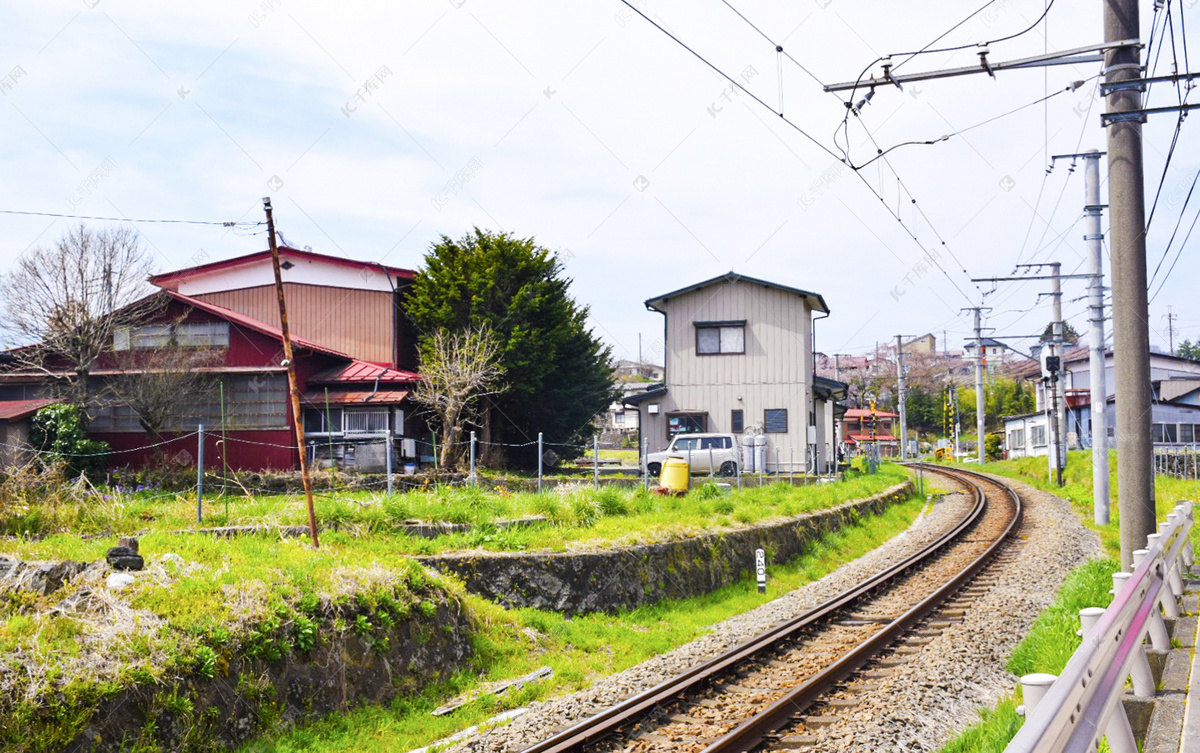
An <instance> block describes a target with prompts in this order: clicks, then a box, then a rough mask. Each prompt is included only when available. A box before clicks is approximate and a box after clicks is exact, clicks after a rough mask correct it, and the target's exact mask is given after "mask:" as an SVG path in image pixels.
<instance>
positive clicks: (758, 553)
mask: <svg viewBox="0 0 1200 753" xmlns="http://www.w3.org/2000/svg"><path fill="white" fill-rule="evenodd" d="M754 569H755V571H756V572H757V573H758V592H759V593H760V594H765V593H766V592H767V553H766V552H764V551H763V550H762V549H755V550H754Z"/></svg>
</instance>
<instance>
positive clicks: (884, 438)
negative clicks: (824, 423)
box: [841, 408, 900, 457]
mask: <svg viewBox="0 0 1200 753" xmlns="http://www.w3.org/2000/svg"><path fill="white" fill-rule="evenodd" d="M899 418H900V416H899V415H898V414H895V413H889V412H888V411H885V410H876V411H875V412H874V413H872V412H871V409H870V408H851V409H849V410H847V411H846V415H845V416H843V417H842V426H841V430H842V442H843V444H845V445H846V449H847V450H848V451H849V452H850V453H851V454H857V453H858V452H861V451H863V450H864V449H865V448H866V447H868V446H870V445H872V444H877V445H879V449H880V454H881V455H883V456H884V457H896V456H898V455H899V454H900V439H899V437H897V436H896V435H895V429H894V428H893V427H894V426H895V422H896V421H897V420H898V419H899Z"/></svg>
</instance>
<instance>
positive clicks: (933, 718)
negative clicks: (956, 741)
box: [448, 480, 1101, 753]
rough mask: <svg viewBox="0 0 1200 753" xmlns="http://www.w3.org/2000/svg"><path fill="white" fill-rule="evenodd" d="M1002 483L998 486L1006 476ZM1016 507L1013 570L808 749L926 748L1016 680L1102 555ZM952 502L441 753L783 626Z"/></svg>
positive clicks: (904, 549) (916, 539)
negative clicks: (1020, 521) (1018, 524)
mask: <svg viewBox="0 0 1200 753" xmlns="http://www.w3.org/2000/svg"><path fill="white" fill-rule="evenodd" d="M1005 481H1006V482H1008V480H1005ZM1014 485H1015V486H1016V488H1017V489H1018V491H1019V492H1020V494H1021V496H1022V499H1023V500H1024V501H1025V523H1024V526H1023V528H1022V530H1021V534H1020V535H1021V537H1022V542H1021V543H1020V544H1018V545H1017V547H1018V550H1019V552H1020V554H1019V556H1018V557H1017V559H1016V563H1017V564H1016V566H1014V567H1013V568H1011V569H1010V570H1008V571H1007V572H1005V573H1004V574H1002V575H1000V576H999V577H998V579H997V585H996V586H994V587H993V588H992V589H991V591H989V592H988V593H987V594H986V595H985V596H984V597H983V598H981V599H980V600H979V601H978V602H977V604H978V608H974V609H971V610H969V612H968V614H967V615H966V617H965V618H964V619H963V620H962V621H961V622H957V623H955V624H954V625H953V626H952V627H950V628H947V629H946V630H945V631H944V632H943V633H942V634H941V635H940V636H938V637H937V638H935V639H934V640H933V641H932V642H931V643H929V644H928V645H927V646H925V647H924V648H923V649H922V650H921V651H920V652H919V653H917V654H915V655H913V656H912V657H910V658H911V662H910V663H909V664H906V666H905V668H904V671H903V673H902V675H901V676H900V677H898V678H884V679H881V680H877V681H875V682H874V685H875V689H874V690H871V691H868V692H866V693H862V694H859V695H858V696H856V697H857V698H858V700H859V703H858V705H857V706H853V707H851V708H848V709H844V710H841V711H839V712H838V715H839V721H838V722H837V723H836V724H834V725H832V726H830V727H827V728H824V729H822V730H821V731H820V732H819V733H818V734H819V736H820V738H821V740H820V742H818V744H817V746H816V747H815V748H814V750H852V749H853V750H871V749H877V750H883V751H890V750H936V749H937V748H938V747H940V746H941V745H942V744H944V743H945V741H946V740H947V739H949V737H950V736H951V735H953V734H954V733H955V732H957V731H958V730H960V729H962V728H964V727H965V726H967V725H969V724H971V723H973V722H974V720H975V718H976V709H977V708H978V707H980V706H983V705H992V704H994V703H995V702H996V701H997V700H999V699H1000V698H1001V697H1003V696H1006V695H1007V694H1009V693H1010V692H1011V691H1012V689H1013V686H1014V682H1015V678H1013V677H1011V676H1010V675H1008V673H1007V672H1006V671H1005V669H1004V664H1005V661H1006V660H1007V658H1008V656H1009V654H1010V653H1011V651H1012V648H1013V646H1015V645H1016V643H1017V642H1019V641H1020V640H1021V639H1022V638H1023V637H1024V635H1025V633H1026V632H1027V631H1028V629H1029V627H1030V625H1032V623H1033V621H1034V620H1035V619H1036V618H1037V615H1038V614H1039V613H1040V612H1041V611H1042V610H1043V609H1044V608H1045V607H1046V606H1047V605H1048V604H1049V603H1050V601H1051V599H1052V598H1053V595H1054V592H1055V591H1056V589H1057V588H1058V586H1059V585H1060V584H1061V583H1062V581H1063V579H1064V578H1065V577H1066V574H1067V573H1068V572H1069V571H1070V570H1071V569H1072V568H1074V567H1075V566H1077V565H1079V564H1081V563H1082V562H1084V561H1086V560H1088V559H1091V558H1094V557H1097V556H1100V554H1101V548H1100V544H1099V541H1098V540H1097V538H1096V537H1095V535H1094V534H1092V533H1091V532H1089V531H1087V529H1085V528H1084V527H1083V526H1082V525H1081V524H1080V523H1079V521H1078V520H1077V519H1076V517H1075V516H1074V515H1073V514H1072V512H1071V510H1070V508H1069V506H1068V504H1067V503H1066V502H1065V501H1063V500H1061V499H1059V498H1058V497H1055V496H1053V495H1050V494H1047V493H1045V492H1040V491H1038V490H1036V489H1033V488H1032V487H1028V486H1025V485H1023V484H1019V483H1018V484H1014ZM969 504H970V503H969V500H968V498H967V497H966V496H965V495H960V494H951V495H949V496H946V497H944V498H942V499H941V500H940V501H938V502H937V503H935V504H934V505H932V506H930V507H927V508H926V510H924V511H923V512H922V514H921V515H920V516H919V517H918V519H917V520H916V521H915V522H914V524H913V525H912V526H911V527H910V528H909V529H908V530H906V531H904V532H902V533H901V534H899V535H897V536H896V537H894V538H893V539H891V540H890V541H888V542H887V543H886V544H884V545H883V546H881V547H879V548H878V549H876V550H874V551H872V552H869V553H868V554H866V555H864V556H862V557H860V558H858V559H856V560H854V561H853V562H850V563H848V564H846V565H844V566H843V567H841V568H839V569H838V570H836V571H835V572H833V573H830V574H829V575H827V576H825V577H824V578H822V579H820V580H818V581H816V582H813V583H810V584H808V585H806V586H803V587H801V588H798V589H796V590H794V591H792V592H790V593H788V594H786V595H785V596H782V597H780V598H779V599H776V600H774V601H772V602H770V603H768V604H764V605H762V606H761V607H758V608H756V609H754V610H751V611H749V612H746V613H744V614H741V615H737V616H735V617H732V618H729V619H727V620H725V621H723V622H721V623H718V624H715V625H713V627H712V631H713V632H712V633H710V634H708V635H705V636H703V637H701V638H698V639H697V640H695V641H692V642H691V643H688V644H687V645H684V646H681V647H679V648H677V649H675V650H673V651H670V652H668V653H666V654H662V655H660V656H656V657H654V658H652V659H649V660H647V661H645V662H643V663H641V664H639V665H637V666H636V667H632V668H630V669H628V670H626V671H624V672H620V673H618V674H615V675H612V676H609V677H605V678H601V679H599V680H597V681H596V682H595V683H594V684H593V685H592V686H590V687H588V688H586V689H584V690H581V691H578V692H576V693H572V694H570V695H567V696H563V697H561V698H556V699H552V700H548V701H541V702H537V703H534V704H532V705H531V707H530V708H529V711H528V712H527V713H524V714H522V715H521V716H519V717H517V718H516V719H513V720H512V721H510V722H509V723H508V724H505V725H503V726H497V727H493V728H491V729H488V730H486V731H484V732H482V733H480V734H479V735H477V736H474V737H472V738H470V739H469V740H467V741H465V742H461V743H459V744H457V745H455V746H454V747H451V748H448V750H450V751H455V752H456V753H466V752H468V751H470V752H471V753H482V752H484V751H487V752H488V753H492V752H499V751H519V750H521V749H523V748H525V747H527V746H529V745H531V744H533V743H534V742H537V741H538V740H541V739H544V738H546V737H549V736H550V735H551V734H553V733H554V732H556V731H558V730H561V729H563V728H565V727H567V726H569V725H571V724H573V723H576V722H578V721H580V720H582V719H584V718H586V717H588V716H590V715H592V714H594V713H596V712H598V711H600V710H602V709H603V708H606V707H608V706H611V705H613V704H615V703H617V702H618V701H620V700H621V699H623V698H625V697H628V696H630V695H633V694H636V693H638V692H641V691H643V690H645V689H647V688H649V687H652V686H653V685H656V684H658V683H659V682H662V681H664V680H666V679H669V678H671V677H673V676H675V675H677V674H679V673H680V672H682V671H684V670H685V669H687V668H688V667H691V666H693V665H695V664H697V663H699V662H702V661H704V660H706V659H710V658H712V657H714V656H716V655H719V654H720V653H722V652H723V651H725V650H726V649H728V648H730V647H731V646H734V645H736V644H738V643H741V642H743V641H745V640H748V639H750V638H751V637H753V636H754V635H756V634H758V633H759V632H761V631H763V630H764V629H766V628H767V627H769V626H770V625H773V624H775V623H777V622H780V621H782V620H785V619H788V618H791V617H793V616H795V615H797V614H799V613H801V612H803V611H805V610H807V609H809V608H811V607H813V606H815V605H816V604H819V603H821V602H822V601H824V600H826V599H828V598H830V597H832V596H834V595H836V594H838V593H840V592H842V591H843V590H845V589H847V588H849V587H851V586H852V585H854V584H857V583H859V582H861V581H862V580H863V579H864V578H865V577H867V576H868V575H871V574H873V573H875V572H878V571H880V570H882V569H884V568H886V567H888V566H889V565H891V564H893V563H895V562H897V561H899V560H900V559H903V558H904V557H906V556H908V555H909V554H911V553H912V552H913V551H915V550H916V549H918V548H920V547H921V546H923V545H924V544H926V543H928V542H929V541H931V540H933V539H934V538H936V537H937V536H939V535H940V534H941V533H942V532H944V531H945V530H946V529H948V528H949V527H951V526H952V525H954V523H956V522H957V521H958V520H959V519H961V517H962V515H963V514H964V513H965V512H966V510H967V509H968V507H969Z"/></svg>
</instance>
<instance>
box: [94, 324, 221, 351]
mask: <svg viewBox="0 0 1200 753" xmlns="http://www.w3.org/2000/svg"><path fill="white" fill-rule="evenodd" d="M172 344H174V345H178V346H180V347H182V348H228V347H229V322H180V323H178V324H144V325H141V326H138V327H121V328H119V329H117V330H116V331H115V332H114V333H113V349H114V350H130V349H131V348H132V349H134V350H145V349H150V348H165V347H167V346H169V345H172Z"/></svg>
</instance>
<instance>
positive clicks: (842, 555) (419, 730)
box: [244, 499, 923, 753]
mask: <svg viewBox="0 0 1200 753" xmlns="http://www.w3.org/2000/svg"><path fill="white" fill-rule="evenodd" d="M922 505H923V501H922V500H920V499H911V500H909V501H908V502H905V503H901V504H898V505H894V506H892V507H890V508H889V509H888V510H886V511H885V512H883V513H882V514H880V515H875V516H868V517H864V518H863V519H862V520H861V521H859V522H858V523H857V524H855V525H853V526H849V527H847V528H844V529H842V530H840V531H837V532H834V533H830V534H827V535H825V536H823V537H822V538H821V539H819V540H817V541H816V542H814V544H813V546H812V548H811V549H810V550H809V551H808V552H807V553H806V554H804V555H803V556H801V557H799V558H797V559H795V560H793V561H792V562H790V563H788V564H786V565H778V566H773V567H772V568H771V569H770V571H769V579H768V582H767V593H765V594H759V593H758V591H757V584H756V583H755V581H754V580H753V578H752V577H751V576H749V575H748V576H746V577H744V578H743V579H742V580H741V581H739V582H738V583H736V584H734V585H731V586H727V587H725V588H722V589H720V590H718V591H715V592H713V593H711V594H708V595H706V596H700V597H695V598H691V599H682V600H678V601H666V602H660V603H658V604H655V605H653V606H649V607H642V608H640V609H636V610H632V611H628V612H622V613H619V614H616V615H603V614H592V615H576V616H574V617H570V618H568V617H563V616H562V615H560V614H557V613H554V612H547V611H541V610H536V609H517V610H510V611H505V610H503V609H500V608H499V607H497V606H495V605H493V604H491V603H489V602H486V601H483V600H482V599H478V598H476V597H467V601H468V604H469V606H470V609H471V611H472V613H473V614H474V615H475V620H476V622H477V628H478V629H477V631H476V638H475V650H476V654H475V656H474V658H473V662H472V669H471V670H470V671H468V672H464V673H461V674H459V675H458V676H456V677H455V678H453V679H452V680H451V681H449V682H448V683H446V684H445V685H442V686H438V687H436V688H429V689H427V690H426V691H425V692H424V693H422V694H421V695H419V696H416V697H406V698H402V699H399V700H397V701H395V702H394V703H392V704H391V705H390V706H387V707H366V708H361V709H356V710H354V711H351V712H349V713H348V714H346V715H345V716H336V717H330V718H328V719H325V720H322V721H320V722H316V723H314V724H309V725H306V726H305V727H303V728H300V729H297V730H293V731H290V732H287V733H284V734H280V735H278V736H273V737H268V738H264V739H260V740H258V741H256V742H255V743H253V744H251V745H249V746H246V748H244V750H246V751H270V752H272V753H284V752H285V751H286V752H289V753H290V752H291V751H311V752H312V753H326V752H329V753H332V752H333V751H356V752H361V753H376V752H379V753H382V752H383V751H395V750H409V749H411V748H415V747H418V746H421V745H428V744H430V743H431V742H433V741H436V740H438V739H441V738H443V737H445V736H447V735H450V734H453V733H454V732H456V731H457V730H459V729H462V728H464V727H466V726H469V725H472V724H478V723H480V722H482V721H485V720H486V719H488V718H490V717H491V716H494V715H495V714H497V713H499V712H501V711H503V710H506V709H511V708H516V707H519V706H524V705H526V704H528V703H530V702H532V701H535V700H541V699H545V698H548V697H552V696H556V695H560V694H563V693H568V692H573V691H576V690H579V689H582V688H585V687H587V686H588V685H590V684H591V683H592V682H594V681H595V679H596V678H598V677H602V676H606V675H609V674H613V673H615V672H620V671H622V670H624V669H628V668H629V667H632V666H634V665H636V664H638V663H640V662H642V661H645V660H646V659H648V658H650V657H652V656H655V655H657V654H661V653H663V652H665V651H669V650H671V649H673V648H676V647H678V646H681V645H683V644H685V643H687V642H689V641H691V640H694V639H696V638H697V637H699V636H701V635H704V634H706V633H708V632H710V630H711V626H712V625H713V624H714V623H717V622H720V621H721V620H724V619H726V618H728V617H731V616H733V615H736V614H740V613H742V612H745V611H748V610H750V609H753V608H755V607H757V606H759V605H761V604H764V603H766V602H767V601H770V600H772V599H775V598H778V597H779V596H781V595H783V594H785V593H787V592H788V591H791V590H793V589H795V588H797V587H799V586H801V585H804V584H805V583H809V582H812V581H814V580H817V579H819V578H821V577H823V576H824V575H826V574H828V573H829V572H832V571H833V570H835V569H837V568H838V567H840V566H841V565H842V564H844V563H846V562H848V561H850V560H852V559H855V558H856V557H859V556H861V555H862V554H864V553H866V552H868V551H871V550H872V549H874V548H876V547H878V546H879V545H880V544H882V543H883V542H885V541H887V540H888V539H889V538H891V537H892V536H893V535H895V534H896V533H898V532H899V531H901V530H903V529H904V528H906V527H908V526H909V525H911V523H912V521H913V520H914V519H915V518H916V516H917V514H918V513H919V512H920V510H921V508H922ZM540 666H550V667H552V668H553V669H554V671H555V676H554V677H553V678H552V679H549V680H541V681H539V682H536V683H533V684H531V685H529V686H526V688H524V689H522V690H521V691H519V692H517V693H515V694H513V695H512V696H511V697H510V696H508V695H504V696H482V697H480V698H477V699H476V700H474V701H472V702H471V703H470V704H468V705H466V706H464V707H462V708H460V709H458V710H457V711H455V712H454V713H453V714H450V715H448V716H443V717H432V716H430V715H429V712H430V711H432V710H433V709H434V708H436V707H437V706H438V705H440V704H441V703H442V702H443V701H444V700H445V699H446V698H447V697H451V696H453V695H455V694H458V693H462V692H466V691H468V690H470V689H471V688H473V687H477V686H478V685H479V683H481V682H487V681H494V680H499V679H504V678H512V677H518V676H521V675H524V674H527V673H529V672H531V671H533V670H535V669H537V668H538V667H540Z"/></svg>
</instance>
